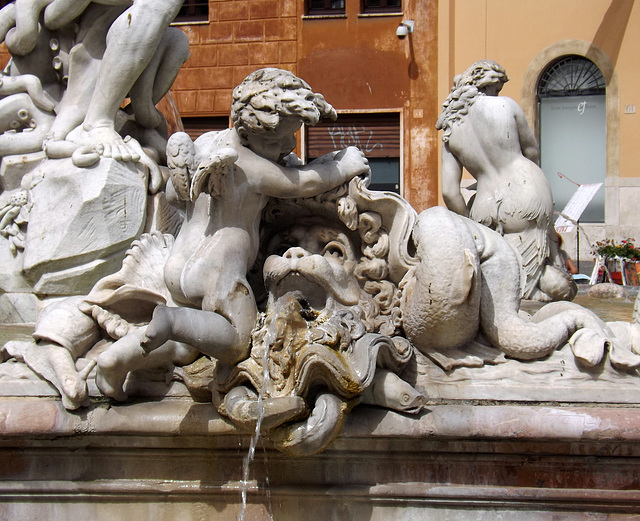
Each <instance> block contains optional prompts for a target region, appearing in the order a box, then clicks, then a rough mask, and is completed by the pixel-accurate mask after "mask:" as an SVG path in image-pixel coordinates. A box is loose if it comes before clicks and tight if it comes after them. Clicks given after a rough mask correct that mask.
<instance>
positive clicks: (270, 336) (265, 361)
mask: <svg viewBox="0 0 640 521" xmlns="http://www.w3.org/2000/svg"><path fill="white" fill-rule="evenodd" d="M274 329H275V328H274V325H273V324H270V325H269V328H268V329H267V334H266V335H265V337H264V353H263V355H262V387H261V388H260V392H259V393H258V420H257V422H256V430H255V431H254V433H253V436H251V441H250V442H249V450H248V452H247V454H246V455H245V457H244V458H243V460H242V483H241V485H242V489H241V490H242V506H241V508H240V516H239V517H238V521H244V514H245V511H246V508H247V489H248V488H249V470H250V467H251V463H252V462H253V460H254V457H255V452H256V446H257V445H258V440H259V439H260V429H261V427H262V419H263V418H264V403H263V398H264V394H265V391H266V389H267V387H268V385H269V381H270V378H271V377H270V375H269V349H270V347H271V346H272V344H273V342H274V341H275V337H276V333H275V331H274ZM267 480H268V478H267ZM267 482H268V481H267ZM269 517H270V518H271V519H273V517H272V516H271V514H269Z"/></svg>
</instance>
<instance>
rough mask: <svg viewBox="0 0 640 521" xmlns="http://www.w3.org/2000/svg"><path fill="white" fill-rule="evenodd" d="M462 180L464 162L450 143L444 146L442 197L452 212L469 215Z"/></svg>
mask: <svg viewBox="0 0 640 521" xmlns="http://www.w3.org/2000/svg"><path fill="white" fill-rule="evenodd" d="M461 180H462V163H460V161H459V160H458V158H457V157H456V156H455V155H454V154H453V153H452V152H451V150H450V149H449V144H448V143H444V144H443V146H442V198H443V199H444V202H445V204H446V205H447V208H449V210H451V211H452V212H455V213H457V214H460V215H463V216H465V217H469V209H468V208H467V205H466V203H465V201H464V197H462V192H461V191H460V181H461Z"/></svg>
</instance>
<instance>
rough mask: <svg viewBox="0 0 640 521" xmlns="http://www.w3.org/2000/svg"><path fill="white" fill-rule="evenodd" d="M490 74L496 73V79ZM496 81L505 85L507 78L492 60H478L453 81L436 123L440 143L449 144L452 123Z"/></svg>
mask: <svg viewBox="0 0 640 521" xmlns="http://www.w3.org/2000/svg"><path fill="white" fill-rule="evenodd" d="M490 72H494V73H497V77H496V76H493V77H491V76H489V73H490ZM496 81H499V82H501V83H507V82H508V81H509V78H508V77H507V73H506V71H505V70H504V68H503V67H502V66H501V65H500V64H498V63H497V62H495V61H493V60H479V61H477V62H475V63H473V64H471V65H470V66H469V67H468V68H467V70H466V71H464V72H463V73H462V74H458V75H457V76H456V77H455V78H454V79H453V87H452V88H451V92H450V93H449V96H447V99H446V100H445V101H444V103H443V104H442V113H441V114H440V117H439V118H438V121H437V122H436V128H437V129H438V130H444V134H443V136H442V141H444V142H445V143H448V142H449V136H450V135H451V131H452V128H453V125H454V123H456V122H458V121H460V120H461V119H462V118H463V117H464V116H466V115H467V113H468V112H469V107H471V105H473V104H474V103H475V101H476V100H477V99H478V97H479V96H484V93H483V92H482V89H483V88H485V87H486V86H487V85H490V84H491V83H494V82H496Z"/></svg>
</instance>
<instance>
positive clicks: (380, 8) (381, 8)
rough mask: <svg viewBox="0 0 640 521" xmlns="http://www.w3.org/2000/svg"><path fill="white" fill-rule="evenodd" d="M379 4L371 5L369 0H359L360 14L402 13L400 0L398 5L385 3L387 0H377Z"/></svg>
mask: <svg viewBox="0 0 640 521" xmlns="http://www.w3.org/2000/svg"><path fill="white" fill-rule="evenodd" d="M379 1H380V5H376V6H371V5H368V4H369V0H361V4H360V12H361V13H362V14H378V13H380V14H398V13H402V0H400V5H387V4H388V2H389V0H379Z"/></svg>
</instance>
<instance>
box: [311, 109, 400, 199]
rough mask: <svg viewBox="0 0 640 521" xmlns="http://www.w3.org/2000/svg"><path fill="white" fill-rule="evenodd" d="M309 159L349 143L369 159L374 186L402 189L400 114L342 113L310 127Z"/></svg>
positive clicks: (341, 147) (393, 190) (393, 189)
mask: <svg viewBox="0 0 640 521" xmlns="http://www.w3.org/2000/svg"><path fill="white" fill-rule="evenodd" d="M306 138H307V158H306V159H307V161H311V160H313V159H315V158H318V157H320V156H322V155H324V154H327V153H329V152H333V151H335V150H342V149H343V148H346V147H349V146H355V147H358V148H359V149H360V150H362V151H363V152H364V154H365V155H366V156H367V158H368V159H369V165H370V166H371V185H370V188H372V189H374V190H385V191H391V192H396V193H399V191H400V114H398V113H396V112H394V113H374V114H339V115H338V120H337V121H329V122H326V121H322V122H320V123H318V124H317V125H316V126H314V127H307V129H306Z"/></svg>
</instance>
